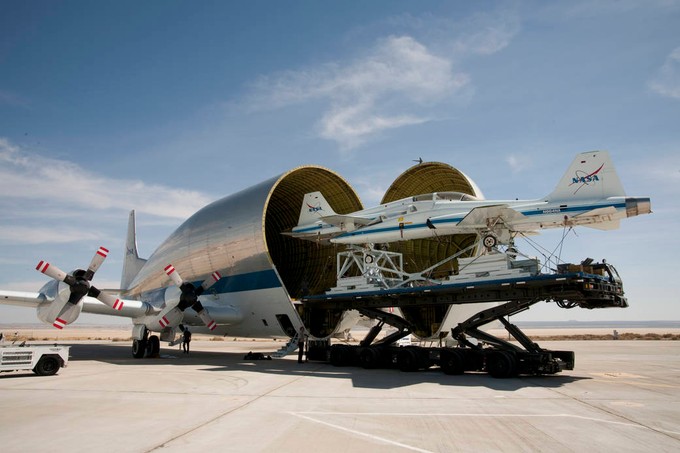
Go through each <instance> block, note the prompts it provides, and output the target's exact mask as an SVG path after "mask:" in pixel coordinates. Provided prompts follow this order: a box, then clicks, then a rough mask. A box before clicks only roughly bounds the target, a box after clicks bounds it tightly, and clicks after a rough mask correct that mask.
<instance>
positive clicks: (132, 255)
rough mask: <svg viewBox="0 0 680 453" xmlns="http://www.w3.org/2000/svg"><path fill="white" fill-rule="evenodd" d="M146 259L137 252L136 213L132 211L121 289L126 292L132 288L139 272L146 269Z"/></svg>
mask: <svg viewBox="0 0 680 453" xmlns="http://www.w3.org/2000/svg"><path fill="white" fill-rule="evenodd" d="M145 263H146V260H145V259H142V258H140V257H139V253H138V252H137V228H136V225H135V211H134V210H132V211H130V219H129V220H128V231H127V240H126V241H125V261H123V275H122V277H121V279H120V288H121V289H122V290H123V291H124V290H126V289H129V288H130V284H131V283H132V281H133V280H134V279H135V277H136V276H137V274H138V273H139V271H140V270H141V269H142V267H144V264H145Z"/></svg>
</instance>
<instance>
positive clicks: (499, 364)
mask: <svg viewBox="0 0 680 453" xmlns="http://www.w3.org/2000/svg"><path fill="white" fill-rule="evenodd" d="M486 371H487V373H489V374H490V375H491V376H493V377H495V378H500V379H504V378H509V377H512V376H514V375H515V374H517V362H516V361H515V357H514V356H513V355H512V354H510V353H509V352H507V351H496V352H492V353H491V354H489V356H488V357H487V359H486Z"/></svg>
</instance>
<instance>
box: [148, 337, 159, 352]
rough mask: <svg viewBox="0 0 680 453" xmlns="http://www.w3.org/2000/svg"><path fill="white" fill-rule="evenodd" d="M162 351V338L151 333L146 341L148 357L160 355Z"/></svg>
mask: <svg viewBox="0 0 680 453" xmlns="http://www.w3.org/2000/svg"><path fill="white" fill-rule="evenodd" d="M160 351H161V340H160V339H159V338H158V335H151V336H150V337H149V339H148V340H147V342H146V357H158V354H159V353H160Z"/></svg>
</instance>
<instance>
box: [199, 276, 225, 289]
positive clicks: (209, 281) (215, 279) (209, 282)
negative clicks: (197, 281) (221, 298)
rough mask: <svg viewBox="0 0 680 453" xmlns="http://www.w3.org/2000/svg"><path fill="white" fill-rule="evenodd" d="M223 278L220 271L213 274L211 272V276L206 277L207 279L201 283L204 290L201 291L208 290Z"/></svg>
mask: <svg viewBox="0 0 680 453" xmlns="http://www.w3.org/2000/svg"><path fill="white" fill-rule="evenodd" d="M221 278H222V276H221V275H220V273H219V272H213V273H212V274H210V277H208V278H206V279H205V280H204V281H203V283H201V288H203V290H202V291H201V293H203V291H205V290H207V289H208V288H210V287H211V286H212V285H214V284H215V283H217V282H218V281H220V279H221Z"/></svg>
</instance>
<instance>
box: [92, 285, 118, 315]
mask: <svg viewBox="0 0 680 453" xmlns="http://www.w3.org/2000/svg"><path fill="white" fill-rule="evenodd" d="M89 295H90V296H92V297H95V298H97V300H99V301H100V302H103V303H104V304H106V305H108V306H109V307H111V308H113V309H114V310H122V309H123V305H124V304H123V301H122V300H120V299H118V298H117V297H115V296H112V295H110V294H106V293H103V292H101V291H99V290H98V289H97V288H95V287H94V286H92V287H91V288H90V292H89Z"/></svg>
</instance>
